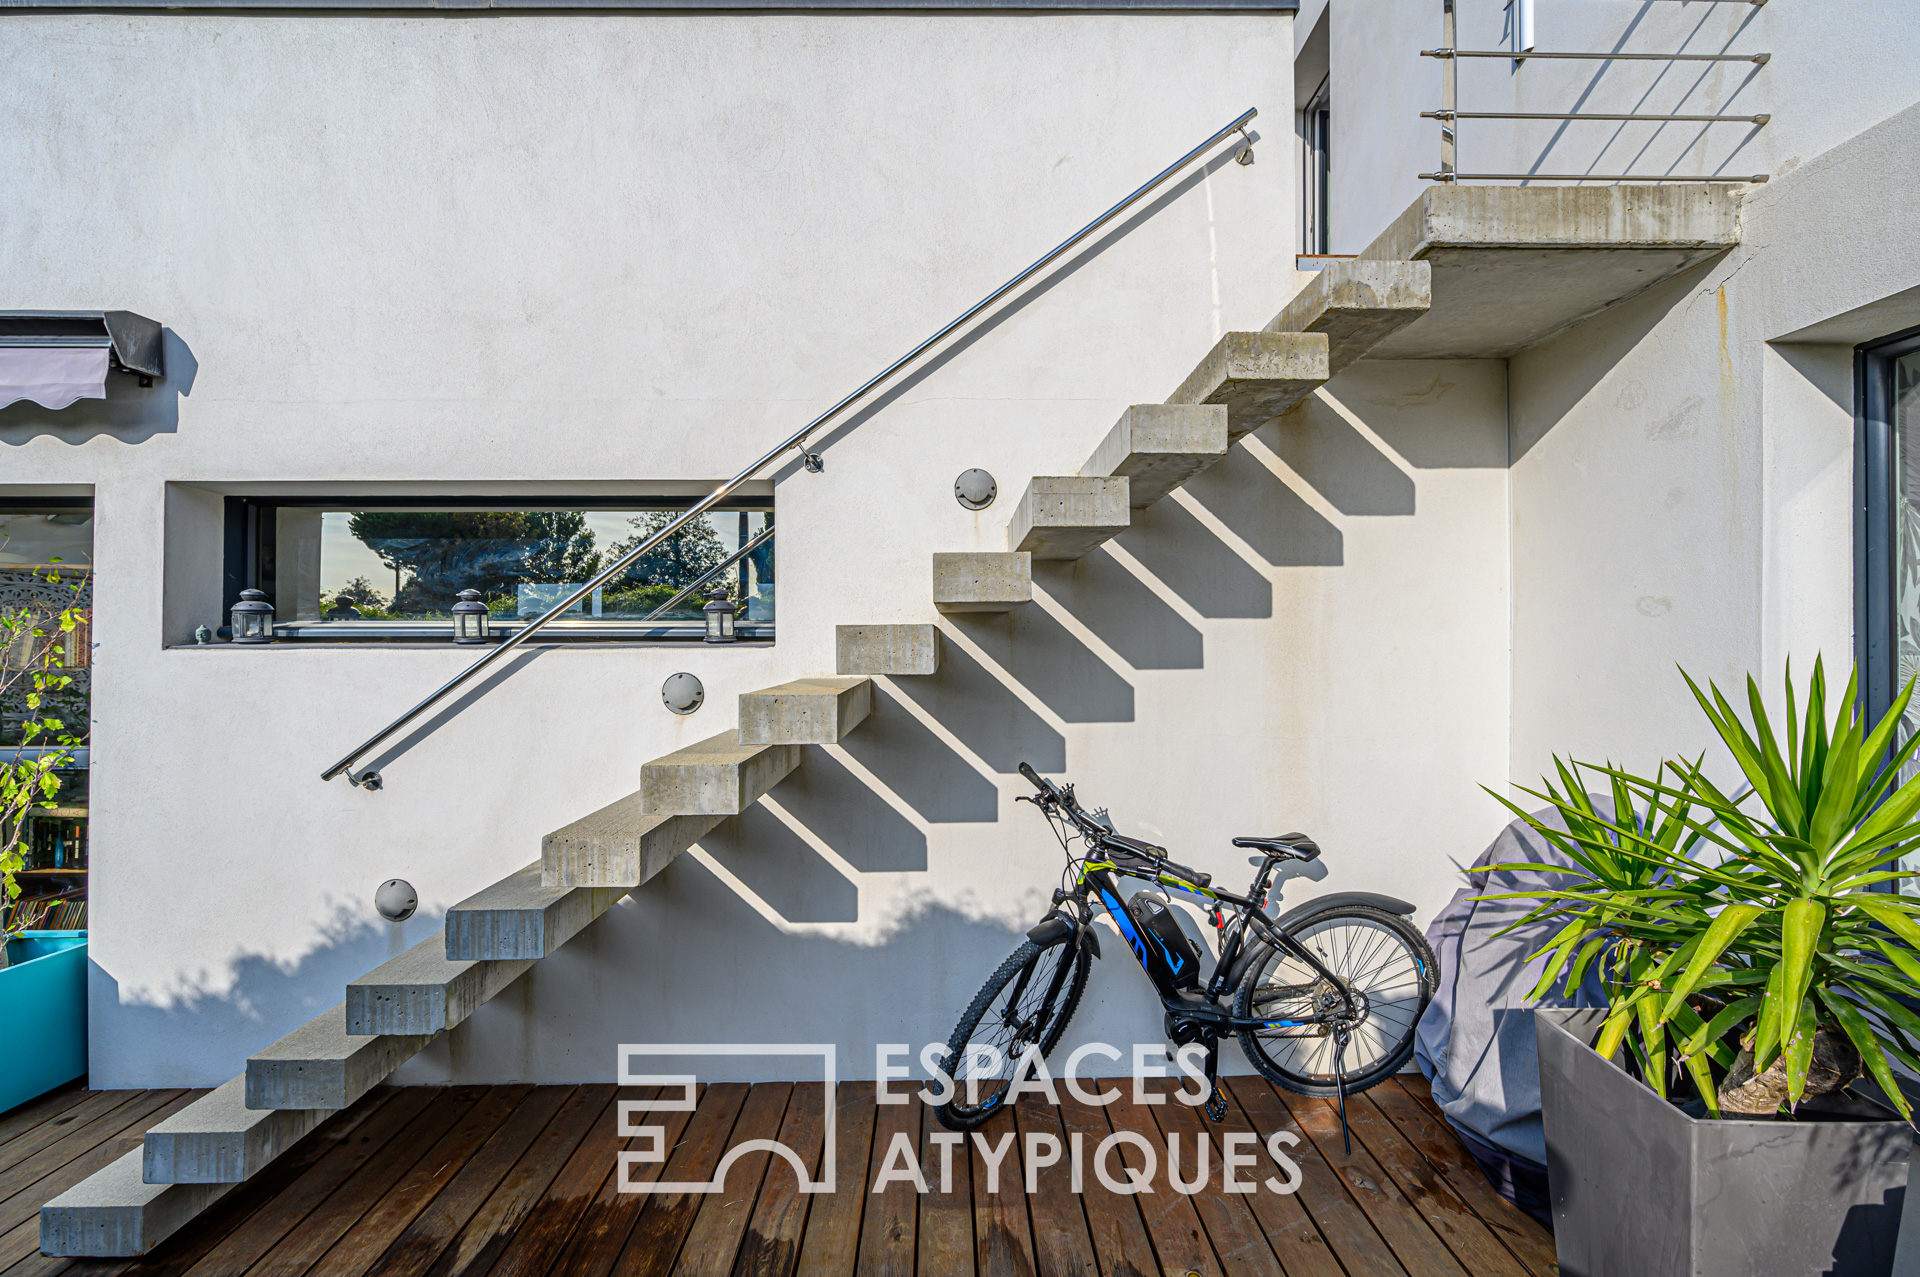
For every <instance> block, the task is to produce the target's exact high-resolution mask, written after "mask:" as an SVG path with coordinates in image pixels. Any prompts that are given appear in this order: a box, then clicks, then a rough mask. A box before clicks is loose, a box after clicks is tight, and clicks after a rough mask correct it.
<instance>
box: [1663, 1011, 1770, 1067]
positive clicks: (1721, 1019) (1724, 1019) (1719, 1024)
mask: <svg viewBox="0 0 1920 1277" xmlns="http://www.w3.org/2000/svg"><path fill="white" fill-rule="evenodd" d="M1759 1009H1760V999H1759V998H1738V999H1735V1000H1734V1001H1732V1002H1729V1003H1727V1005H1726V1006H1725V1007H1724V1008H1722V1009H1721V1010H1720V1011H1719V1012H1718V1013H1716V1014H1715V1015H1714V1017H1713V1019H1711V1020H1708V1021H1707V1022H1706V1023H1705V1024H1704V1025H1702V1026H1701V1027H1700V1028H1699V1029H1698V1030H1696V1031H1695V1032H1694V1033H1693V1034H1692V1035H1691V1036H1690V1037H1688V1038H1687V1040H1686V1042H1685V1043H1684V1044H1682V1045H1681V1047H1680V1053H1681V1054H1682V1055H1684V1056H1695V1055H1699V1054H1700V1053H1701V1052H1703V1051H1705V1050H1706V1049H1707V1048H1708V1047H1709V1046H1711V1045H1712V1044H1713V1043H1715V1042H1718V1041H1719V1040H1720V1039H1721V1038H1724V1037H1726V1036H1727V1033H1728V1032H1729V1031H1730V1030H1731V1029H1732V1028H1733V1026H1734V1025H1736V1024H1738V1023H1740V1021H1742V1020H1744V1019H1746V1018H1747V1017H1748V1016H1750V1015H1752V1014H1753V1013H1754V1012H1755V1011H1757V1010H1759Z"/></svg>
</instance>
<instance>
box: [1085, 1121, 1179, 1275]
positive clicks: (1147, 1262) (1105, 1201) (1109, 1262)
mask: <svg viewBox="0 0 1920 1277" xmlns="http://www.w3.org/2000/svg"><path fill="white" fill-rule="evenodd" d="M1060 1117H1061V1124H1062V1125H1063V1126H1064V1127H1065V1128H1066V1131H1067V1137H1068V1142H1069V1153H1071V1142H1072V1139H1073V1137H1074V1136H1076V1135H1077V1136H1079V1137H1080V1147H1081V1163H1080V1173H1081V1188H1082V1192H1081V1195H1080V1196H1081V1203H1080V1204H1081V1206H1082V1207H1083V1208H1084V1209H1085V1210H1086V1213H1087V1231H1088V1233H1089V1234H1090V1235H1091V1237H1092V1239H1093V1254H1094V1258H1095V1259H1097V1260H1098V1261H1099V1263H1100V1272H1101V1277H1151V1275H1152V1274H1156V1273H1158V1272H1159V1271H1160V1261H1159V1260H1157V1259H1155V1258H1154V1255H1153V1243H1152V1242H1151V1241H1149V1240H1148V1238H1147V1226H1146V1222H1145V1221H1144V1220H1142V1219H1141V1218H1140V1207H1139V1206H1138V1205H1137V1204H1136V1202H1135V1200H1134V1198H1132V1197H1123V1196H1121V1195H1120V1194H1118V1193H1109V1192H1108V1191H1107V1190H1106V1189H1105V1188H1103V1187H1101V1185H1100V1181H1099V1180H1098V1179H1097V1178H1096V1177H1095V1176H1094V1173H1093V1159H1094V1156H1095V1154H1096V1153H1097V1152H1098V1151H1099V1148H1100V1142H1101V1141H1102V1140H1104V1139H1106V1138H1107V1137H1108V1136H1109V1135H1111V1134H1113V1127H1112V1125H1111V1124H1110V1123H1109V1122H1108V1121H1107V1115H1106V1111H1105V1110H1104V1109H1099V1108H1095V1107H1094V1106H1093V1105H1091V1104H1082V1103H1081V1102H1080V1101H1078V1100H1075V1099H1071V1098H1067V1097H1065V1096H1063V1097H1062V1098H1061V1106H1060Z"/></svg>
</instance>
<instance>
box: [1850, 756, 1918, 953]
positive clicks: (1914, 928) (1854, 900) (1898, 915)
mask: <svg viewBox="0 0 1920 1277" xmlns="http://www.w3.org/2000/svg"><path fill="white" fill-rule="evenodd" d="M1914 788H1915V789H1916V790H1920V785H1917V786H1915V787H1914ZM1882 894H1884V893H1867V892H1862V893H1861V894H1859V895H1856V896H1849V897H1847V903H1848V904H1849V905H1851V906H1852V907H1853V908H1855V909H1858V910H1859V911H1860V912H1861V913H1864V914H1866V915H1867V916H1868V917H1870V918H1872V919H1873V920H1874V921H1875V922H1877V923H1879V924H1880V925H1881V926H1883V927H1885V928H1886V929H1887V930H1889V931H1891V932H1893V934H1894V935H1896V936H1899V937H1900V938H1901V939H1902V940H1905V941H1906V942H1907V943H1908V944H1910V945H1913V946H1914V947H1915V948H1920V922H1915V921H1914V920H1913V915H1912V914H1910V913H1908V912H1907V911H1906V910H1905V909H1903V908H1901V907H1900V906H1899V905H1897V904H1894V903H1892V901H1891V900H1890V899H1876V898H1875V896H1876V895H1882Z"/></svg>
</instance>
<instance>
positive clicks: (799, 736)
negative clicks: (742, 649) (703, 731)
mask: <svg viewBox="0 0 1920 1277" xmlns="http://www.w3.org/2000/svg"><path fill="white" fill-rule="evenodd" d="M872 712H873V680H872V679H870V678H802V679H796V680H794V681H793V682H791V683H782V684H780V686H778V687H769V688H766V689H764V690H762V691H758V692H743V693H741V696H740V743H741V744H742V745H837V744H839V743H840V738H841V737H843V736H845V735H846V734H847V733H848V732H850V731H852V730H853V729H854V728H856V727H858V726H859V725H860V724H861V723H862V722H864V721H866V717H867V715H869V714H871V713H872Z"/></svg>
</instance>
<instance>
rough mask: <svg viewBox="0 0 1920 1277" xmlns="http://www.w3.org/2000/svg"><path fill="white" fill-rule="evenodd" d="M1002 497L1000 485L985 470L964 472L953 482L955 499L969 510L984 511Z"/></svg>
mask: <svg viewBox="0 0 1920 1277" xmlns="http://www.w3.org/2000/svg"><path fill="white" fill-rule="evenodd" d="M999 495H1000V485H999V484H997V483H995V482H994V481H993V476H992V475H990V474H988V473H987V472H986V471H985V470H962V471H961V472H960V477H959V478H958V479H955V480H954V481H953V499H954V500H955V501H958V502H959V503H960V504H961V505H963V506H965V507H966V508H967V509H969V510H984V509H986V508H987V507H988V506H990V505H992V504H993V499H994V498H995V497H997V496H999Z"/></svg>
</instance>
